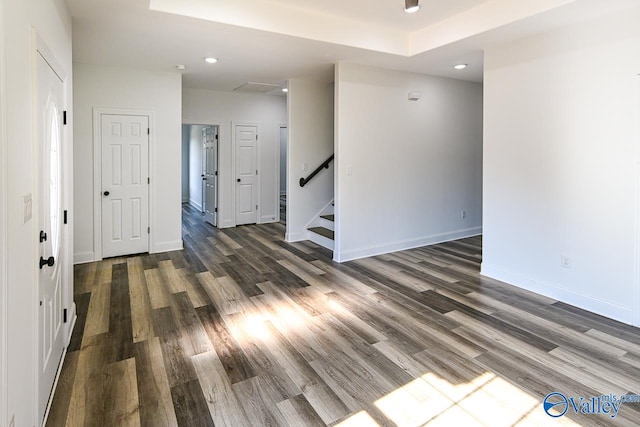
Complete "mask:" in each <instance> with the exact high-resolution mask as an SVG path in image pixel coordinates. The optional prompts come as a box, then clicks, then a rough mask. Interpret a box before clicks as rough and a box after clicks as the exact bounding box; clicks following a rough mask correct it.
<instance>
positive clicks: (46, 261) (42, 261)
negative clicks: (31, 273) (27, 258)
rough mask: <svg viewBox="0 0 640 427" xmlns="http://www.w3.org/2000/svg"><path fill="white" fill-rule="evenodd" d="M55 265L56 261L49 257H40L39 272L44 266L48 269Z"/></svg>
mask: <svg viewBox="0 0 640 427" xmlns="http://www.w3.org/2000/svg"><path fill="white" fill-rule="evenodd" d="M55 263H56V260H55V258H54V257H52V256H50V257H49V258H47V259H44V258H42V257H40V270H42V267H44V266H45V265H46V266H48V267H53V265H54V264H55Z"/></svg>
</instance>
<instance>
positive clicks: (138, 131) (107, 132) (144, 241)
mask: <svg viewBox="0 0 640 427" xmlns="http://www.w3.org/2000/svg"><path fill="white" fill-rule="evenodd" d="M100 126H101V131H100V135H101V139H102V140H101V145H102V196H101V197H102V257H103V258H107V257H114V256H120V255H129V254H137V253H142V252H149V228H148V227H149V117H148V116H133V115H131V116H130V115H115V114H102V115H101V116H100Z"/></svg>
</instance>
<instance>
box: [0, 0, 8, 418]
mask: <svg viewBox="0 0 640 427" xmlns="http://www.w3.org/2000/svg"><path fill="white" fill-rule="evenodd" d="M5 28H7V27H6V26H5V12H4V0H0V425H9V416H8V414H7V411H8V404H9V401H8V399H9V394H8V380H9V375H8V373H9V371H8V369H7V359H8V347H7V332H8V331H7V321H8V318H7V293H8V290H7V286H8V285H9V282H8V280H7V213H8V212H7V192H8V187H7V182H8V180H7V129H6V122H7V116H6V111H7V108H6V106H7V91H6V77H5V75H6V67H5V62H6V59H5V40H4V39H5V37H4V33H5Z"/></svg>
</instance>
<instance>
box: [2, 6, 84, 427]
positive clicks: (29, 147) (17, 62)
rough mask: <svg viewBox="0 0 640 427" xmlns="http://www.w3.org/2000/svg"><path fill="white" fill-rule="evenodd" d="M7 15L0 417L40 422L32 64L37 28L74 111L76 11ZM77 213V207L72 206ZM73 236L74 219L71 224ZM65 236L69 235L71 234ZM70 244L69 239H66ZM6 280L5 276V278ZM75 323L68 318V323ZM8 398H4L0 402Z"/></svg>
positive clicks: (12, 11) (37, 9) (12, 10)
mask: <svg viewBox="0 0 640 427" xmlns="http://www.w3.org/2000/svg"><path fill="white" fill-rule="evenodd" d="M3 5H4V7H5V16H4V19H3V22H2V24H1V25H0V32H2V38H3V39H4V40H6V43H5V46H4V47H5V50H4V52H3V53H2V54H3V59H4V61H3V62H4V63H5V64H6V74H4V73H3V75H2V78H3V79H5V80H6V87H3V88H2V91H0V97H2V98H4V99H3V101H2V102H1V105H3V107H4V106H7V107H9V106H10V108H6V109H4V108H3V113H2V115H3V118H6V122H4V124H5V126H4V132H5V135H4V136H2V138H3V139H4V140H5V142H6V153H4V154H6V158H5V157H4V156H3V159H5V160H6V169H5V167H4V166H5V165H3V168H2V169H3V170H2V173H3V174H6V175H5V176H6V178H7V188H2V193H3V194H2V197H6V201H7V212H6V217H5V216H4V214H3V217H2V221H6V224H7V230H6V231H7V236H6V244H7V248H8V251H7V253H6V254H5V256H6V260H7V263H6V271H4V268H3V272H2V273H1V274H6V278H7V280H6V286H7V287H6V297H7V307H6V319H7V325H6V329H7V347H6V349H4V348H3V349H2V351H5V350H6V356H7V366H8V370H7V381H6V384H5V383H3V388H4V387H6V390H8V391H9V392H8V393H6V394H5V393H4V391H3V393H2V396H0V399H2V400H3V402H4V403H5V404H6V406H7V408H8V409H7V411H6V413H5V414H2V416H3V417H4V418H3V419H0V425H8V424H9V418H10V417H11V416H12V415H15V425H16V426H31V425H36V424H38V425H39V420H37V419H36V418H37V415H36V414H37V402H38V400H37V384H36V381H37V377H36V372H37V364H36V363H37V359H36V354H37V344H36V336H37V330H38V329H37V324H36V319H37V309H38V303H37V291H38V282H37V262H36V261H37V255H36V254H37V250H38V243H37V241H38V239H37V230H36V228H35V227H36V224H37V219H38V218H37V212H38V206H37V193H36V191H37V188H36V187H37V186H36V182H35V180H34V178H35V177H36V176H37V170H36V162H37V158H36V151H35V147H37V141H36V139H35V135H34V132H33V130H34V129H35V128H36V124H35V123H34V120H33V115H32V112H33V107H34V105H33V100H34V93H33V81H32V70H33V68H32V67H33V64H34V59H35V56H34V55H33V53H34V50H33V45H32V30H33V29H35V30H36V31H37V33H38V34H39V35H40V37H41V39H42V40H43V41H44V43H45V44H46V45H47V46H48V48H49V50H50V51H51V52H52V53H53V55H54V56H55V57H56V59H57V61H58V62H59V63H60V65H61V66H62V68H63V69H64V70H65V72H66V73H67V80H66V82H65V85H64V92H65V93H64V96H65V103H66V104H67V111H68V112H69V119H71V121H73V114H72V108H71V107H72V106H71V99H72V74H71V72H72V64H71V17H70V15H69V12H68V10H67V7H66V4H65V2H64V0H22V1H8V2H3ZM63 138H64V140H63V153H64V154H63V156H64V159H63V162H64V163H63V168H64V173H65V175H64V177H65V179H66V181H67V182H69V179H71V176H72V168H71V165H70V163H71V162H70V158H71V156H70V153H71V150H70V147H72V144H73V133H72V130H71V126H66V127H65V129H64V131H63ZM65 189H66V190H67V197H68V198H67V199H66V200H65V202H66V203H65V204H68V203H70V201H71V194H70V185H69V186H68V187H67V188H65ZM29 193H31V194H33V195H34V202H35V203H36V204H35V205H34V209H33V212H34V217H33V219H32V220H30V221H29V222H27V223H26V224H23V215H22V196H23V195H25V194H29ZM71 214H73V212H71ZM66 232H67V233H69V234H68V235H67V236H71V235H72V233H71V227H69V228H67V229H66ZM65 238H67V237H65ZM68 245H69V247H71V245H70V243H69V242H68ZM70 266H71V265H70V260H69V262H68V265H67V263H65V264H64V270H65V272H66V273H65V275H66V276H63V280H65V282H64V287H65V292H64V293H63V295H64V298H65V301H64V302H63V304H64V306H65V307H68V308H70V309H71V305H72V299H71V298H72V282H71V279H70V278H69V277H68V270H69V268H70ZM0 284H3V283H2V281H0ZM67 325H68V326H70V324H67ZM0 406H3V405H0Z"/></svg>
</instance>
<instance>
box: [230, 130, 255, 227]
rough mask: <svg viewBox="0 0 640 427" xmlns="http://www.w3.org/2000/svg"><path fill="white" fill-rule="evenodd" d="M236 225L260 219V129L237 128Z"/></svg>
mask: <svg viewBox="0 0 640 427" xmlns="http://www.w3.org/2000/svg"><path fill="white" fill-rule="evenodd" d="M235 131H236V225H243V224H255V223H256V222H257V218H258V168H257V164H258V128H257V127H256V126H236V130H235Z"/></svg>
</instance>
